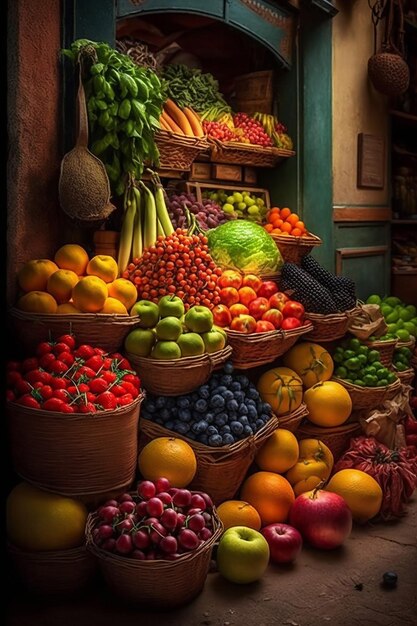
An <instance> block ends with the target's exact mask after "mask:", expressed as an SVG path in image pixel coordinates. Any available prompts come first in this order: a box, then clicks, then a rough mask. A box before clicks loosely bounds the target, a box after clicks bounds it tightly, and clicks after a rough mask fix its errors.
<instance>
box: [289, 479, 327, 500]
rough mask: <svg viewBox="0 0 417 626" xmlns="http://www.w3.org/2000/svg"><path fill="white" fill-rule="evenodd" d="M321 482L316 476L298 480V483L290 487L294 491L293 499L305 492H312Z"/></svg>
mask: <svg viewBox="0 0 417 626" xmlns="http://www.w3.org/2000/svg"><path fill="white" fill-rule="evenodd" d="M321 482H322V480H321V478H319V477H318V476H309V477H308V478H303V479H302V480H299V481H298V483H295V485H293V486H292V488H293V489H294V494H295V497H297V496H299V495H300V494H301V493H305V492H306V491H313V489H315V488H316V487H317V485H319V484H320V483H321Z"/></svg>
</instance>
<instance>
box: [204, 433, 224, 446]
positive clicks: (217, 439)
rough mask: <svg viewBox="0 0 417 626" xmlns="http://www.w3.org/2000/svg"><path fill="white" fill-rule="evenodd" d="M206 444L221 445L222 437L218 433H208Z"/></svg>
mask: <svg viewBox="0 0 417 626" xmlns="http://www.w3.org/2000/svg"><path fill="white" fill-rule="evenodd" d="M208 444H209V446H215V447H218V446H222V445H223V438H222V437H221V436H220V435H210V437H209V438H208Z"/></svg>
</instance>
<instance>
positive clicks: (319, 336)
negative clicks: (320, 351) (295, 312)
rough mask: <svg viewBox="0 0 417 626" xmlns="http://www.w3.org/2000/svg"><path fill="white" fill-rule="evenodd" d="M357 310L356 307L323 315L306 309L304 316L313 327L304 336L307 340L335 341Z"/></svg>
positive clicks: (345, 329)
mask: <svg viewBox="0 0 417 626" xmlns="http://www.w3.org/2000/svg"><path fill="white" fill-rule="evenodd" d="M357 311H358V308H357V307H354V308H353V309H350V310H349V311H343V312H342V313H332V314H330V315H323V314H321V313H309V312H307V311H306V314H305V318H306V319H307V320H310V321H311V322H312V324H313V329H312V330H311V331H310V332H309V333H308V337H306V339H307V341H322V342H325V341H335V340H336V339H340V338H341V337H344V336H345V335H346V333H347V330H348V326H349V321H350V319H351V317H353V316H354V315H355V314H356V313H357Z"/></svg>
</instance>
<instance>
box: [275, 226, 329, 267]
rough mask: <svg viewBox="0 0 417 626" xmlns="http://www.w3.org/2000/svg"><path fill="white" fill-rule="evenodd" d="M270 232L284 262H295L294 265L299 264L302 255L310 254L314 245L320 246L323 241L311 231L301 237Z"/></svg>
mask: <svg viewBox="0 0 417 626" xmlns="http://www.w3.org/2000/svg"><path fill="white" fill-rule="evenodd" d="M270 234H271V237H272V239H273V240H274V241H275V244H276V246H277V248H278V250H279V251H280V252H281V256H282V258H283V259H284V261H285V263H295V264H296V265H300V263H301V261H302V259H303V257H305V256H306V255H307V254H310V252H311V251H312V250H313V248H315V246H320V245H321V244H322V243H323V241H322V240H321V239H320V237H318V236H317V235H313V233H307V234H306V235H303V236H302V237H295V236H294V235H286V236H285V235H274V234H272V233H270Z"/></svg>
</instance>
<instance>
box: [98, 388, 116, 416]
mask: <svg viewBox="0 0 417 626" xmlns="http://www.w3.org/2000/svg"><path fill="white" fill-rule="evenodd" d="M96 404H99V405H100V406H102V407H103V409H104V410H105V411H108V410H112V409H115V408H116V406H117V400H116V396H115V395H114V394H113V393H111V391H104V392H103V393H100V394H99V395H98V396H97V398H96Z"/></svg>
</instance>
